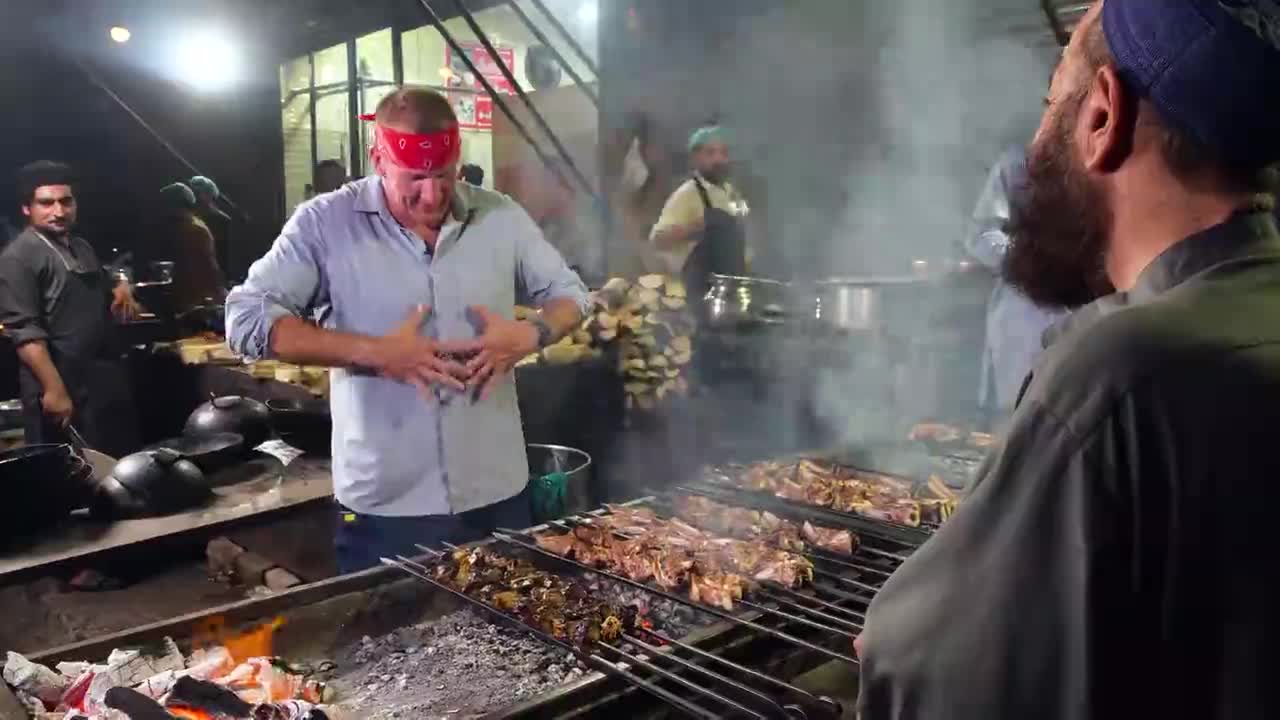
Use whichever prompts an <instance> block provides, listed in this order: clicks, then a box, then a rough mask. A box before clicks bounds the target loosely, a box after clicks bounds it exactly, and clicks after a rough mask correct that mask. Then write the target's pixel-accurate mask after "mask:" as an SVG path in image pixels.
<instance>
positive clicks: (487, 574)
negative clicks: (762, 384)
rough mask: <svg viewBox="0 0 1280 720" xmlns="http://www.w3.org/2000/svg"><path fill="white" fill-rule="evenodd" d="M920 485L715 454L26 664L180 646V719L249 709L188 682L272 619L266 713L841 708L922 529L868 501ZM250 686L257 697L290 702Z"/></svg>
mask: <svg viewBox="0 0 1280 720" xmlns="http://www.w3.org/2000/svg"><path fill="white" fill-rule="evenodd" d="M761 478H770V480H768V481H764V484H762V480H761ZM769 483H774V485H776V486H777V487H779V488H782V487H783V486H788V487H797V488H811V489H812V490H813V492H815V493H817V494H816V495H815V496H814V499H813V501H814V502H822V498H821V497H819V496H820V495H821V494H822V492H823V490H821V489H820V488H825V489H826V490H831V489H837V490H839V489H843V490H841V492H844V491H847V492H846V495H847V497H848V498H850V499H851V504H843V505H838V504H837V505H835V507H839V508H845V509H833V508H828V507H820V506H819V505H815V504H813V502H810V501H808V500H806V499H803V498H801V496H798V495H788V493H787V492H786V491H783V490H780V492H779V493H777V494H772V493H769V492H766V491H763V490H761V489H759V488H761V487H765V486H766V485H768V484H769ZM925 492H927V490H924V489H922V488H921V487H916V486H914V485H913V484H910V483H906V482H905V481H902V482H900V481H898V480H896V479H893V478H889V477H887V476H880V475H877V474H874V473H865V472H863V471H857V470H854V469H852V468H847V467H843V466H840V465H838V464H835V463H832V462H829V461H826V460H816V461H815V460H804V459H795V458H789V459H785V460H780V461H778V462H776V463H764V464H757V465H752V466H739V467H731V468H719V469H708V472H707V474H706V477H705V478H704V479H702V480H699V481H696V482H693V483H690V484H688V485H684V486H678V487H672V488H669V489H667V490H665V491H662V492H655V493H653V494H651V495H648V496H646V497H644V498H641V499H638V500H634V501H631V502H628V503H625V504H622V505H612V506H608V507H604V508H599V509H596V510H593V511H590V512H585V513H579V514H576V515H572V516H568V517H565V518H561V519H559V520H556V521H552V522H549V523H545V524H542V525H538V526H535V527H532V528H528V529H524V530H516V529H509V530H501V531H499V532H496V533H494V535H493V537H491V538H489V539H487V540H484V541H481V542H477V543H474V544H470V545H467V546H463V547H452V546H449V547H441V548H426V547H423V548H420V550H421V554H420V555H418V556H417V557H412V558H410V557H397V558H387V559H385V563H386V565H387V566H388V567H384V568H377V569H373V570H369V571H366V572H363V573H358V574H355V575H350V576H345V577H339V578H334V579H331V580H325V581H321V582H319V583H314V584H310V585H305V586H301V587H298V588H295V589H293V590H290V591H286V592H284V593H280V594H277V595H273V596H270V597H266V598H261V599H255V600H250V601H245V602H240V603H235V604H231V605H226V606H222V607H216V608H211V609H209V610H207V611H203V612H200V613H196V614H192V615H186V616H182V617H177V618H172V619H170V620H167V621H163V622H159V623H154V624H150V625H147V626H143V627H138V628H133V629H131V630H127V631H124V632H120V633H114V634H111V635H108V636H104V637H100V638H96V639H93V640H90V641H86V642H80V643H75V644H71V645H66V646H62V647H57V648H50V649H47V650H44V651H40V652H36V653H31V654H28V655H27V656H26V657H25V660H26V661H28V662H30V663H35V664H38V665H40V666H44V667H49V668H52V667H55V666H56V667H60V668H66V667H68V666H66V665H59V663H99V665H98V666H97V667H98V670H97V671H98V672H100V673H103V672H106V671H107V670H106V667H107V666H104V665H102V663H104V662H105V661H106V659H107V657H108V656H112V657H119V656H120V653H121V652H123V651H124V650H125V649H129V648H150V650H147V652H160V651H159V650H155V648H167V649H168V650H167V651H168V652H169V653H170V654H171V655H172V654H176V656H177V657H178V658H179V659H181V658H186V659H187V662H188V665H187V668H186V669H185V670H181V669H180V670H179V672H178V675H179V676H181V675H183V674H184V673H185V674H186V675H187V676H188V677H187V678H186V679H185V680H183V682H184V685H183V686H181V687H176V682H177V680H175V679H174V678H173V675H174V673H172V672H170V673H169V674H168V675H163V673H161V675H163V677H161V678H160V679H152V680H150V681H148V683H150V685H148V683H143V685H140V686H137V687H141V688H144V689H145V688H146V687H153V686H155V685H156V684H157V683H161V684H165V687H164V688H161V689H158V690H155V691H154V692H153V693H152V694H153V695H154V696H155V697H156V698H157V699H159V698H165V703H166V707H167V708H168V710H169V712H170V713H171V714H172V715H173V716H177V717H198V718H214V717H248V716H249V715H248V714H245V715H235V714H226V713H225V712H222V711H218V710H215V709H214V708H213V707H212V706H210V705H205V706H201V705H200V702H201V701H199V700H198V699H193V698H200V697H209V696H211V693H208V692H206V693H205V694H200V693H198V692H195V691H194V690H193V689H192V687H193V685H196V684H197V683H199V682H204V683H206V684H208V685H211V686H221V687H224V688H226V687H231V688H239V690H238V691H239V692H241V693H242V695H244V694H245V693H246V692H247V691H245V690H243V687H242V686H238V685H235V684H234V682H231V681H228V680H226V678H225V677H222V676H217V675H214V676H210V677H209V678H208V680H207V681H206V680H195V679H193V676H194V675H195V674H196V670H195V669H194V668H196V667H197V666H198V661H199V660H200V659H203V658H208V657H209V656H210V654H211V653H212V652H215V651H216V650H217V649H218V648H217V647H216V646H219V644H221V646H225V647H227V648H237V647H239V648H243V647H244V646H245V644H244V642H243V639H244V638H254V637H256V638H257V639H259V640H262V639H263V637H264V633H265V636H266V643H265V644H262V643H259V644H258V645H257V647H256V648H255V650H254V651H255V652H262V653H263V654H266V655H270V656H271V657H274V658H277V660H276V664H275V667H276V668H277V671H278V672H285V673H296V675H297V682H296V686H297V687H299V688H310V690H308V691H307V692H310V693H312V696H311V698H312V700H313V702H308V703H298V704H296V705H295V706H293V707H294V710H292V711H288V712H295V714H285V713H286V710H284V709H279V710H278V711H279V713H281V714H277V715H254V717H290V718H313V719H314V718H319V717H344V718H391V717H415V718H417V717H453V716H462V717H473V716H481V715H483V716H486V717H594V716H597V715H598V714H603V713H606V712H617V713H622V714H623V715H624V716H626V717H669V716H670V717H695V718H715V717H748V718H837V717H851V714H850V712H851V704H852V699H853V697H854V694H853V693H855V691H856V664H857V661H856V659H855V658H854V656H853V652H852V640H853V638H854V637H856V635H857V634H858V633H859V632H860V630H861V628H862V620H863V618H864V613H865V611H866V607H867V605H868V603H869V602H870V600H871V598H872V597H874V595H875V593H876V591H877V590H878V588H879V587H880V585H881V584H882V583H883V582H884V580H885V579H886V578H887V577H888V575H889V574H890V573H891V572H892V571H893V569H894V568H896V567H897V565H898V564H899V563H901V562H902V560H904V559H905V558H906V557H907V556H908V555H909V554H910V553H911V552H912V551H913V550H914V549H915V547H917V546H918V545H919V544H920V543H921V542H923V541H924V540H925V539H926V538H927V537H928V532H929V531H928V529H927V523H923V524H921V526H919V527H911V526H909V525H906V524H904V523H903V522H899V520H903V519H904V518H902V517H899V516H892V517H891V516H885V519H876V518H875V517H873V515H874V514H875V513H874V512H871V513H869V514H860V513H861V512H862V511H863V510H875V509H876V508H889V507H891V506H899V505H900V506H903V507H905V506H907V505H914V506H915V507H916V514H915V517H916V518H917V522H918V519H919V518H920V517H921V513H920V508H922V507H924V506H925V504H926V503H932V502H935V501H932V500H931V501H925V500H923V499H922V498H923V495H922V493H925ZM855 495H856V496H857V499H856V500H853V499H852V498H854V496H855ZM849 508H852V510H848V509H849ZM909 515H910V514H909V513H908V517H906V518H905V521H906V522H910V521H911V520H910V517H909ZM637 563H639V564H637ZM646 563H647V565H646ZM210 628H215V630H213V631H211V630H210ZM166 638H170V639H171V640H172V642H170V641H168V640H166ZM211 647H212V648H213V650H211ZM233 654H237V655H238V651H234V652H233ZM235 661H236V662H240V663H244V662H251V661H250V660H249V659H248V658H245V657H239V656H238V657H236V658H235ZM205 662H206V663H207V660H206V661H205ZM12 663H13V659H12V657H11V658H10V664H12ZM74 667H75V668H76V669H80V668H83V667H85V666H83V665H77V666H74ZM178 667H179V668H181V662H179V666H178ZM823 668H825V672H826V673H828V674H831V673H835V677H839V678H842V680H841V681H840V682H841V683H843V684H844V691H845V692H844V693H841V697H839V698H833V697H828V696H827V694H826V693H827V691H826V690H820V689H806V677H807V676H810V675H812V672H813V671H815V670H819V671H820V672H821V671H822V669H823ZM81 672H93V670H88V671H85V670H81ZM236 673H240V674H243V668H237V670H235V671H232V674H233V675H234V674H236ZM6 677H9V676H8V675H6ZM495 678H496V679H497V681H496V682H495V681H493V679H495ZM80 681H81V682H85V681H84V680H83V679H81V680H80ZM65 682H67V683H68V684H71V683H73V682H74V680H73V679H70V678H68V679H66V681H65ZM193 693H194V694H193ZM90 695H92V692H91V693H90ZM245 696H246V697H247V695H245ZM113 699H115V700H118V695H117V696H116V697H115V698H113ZM259 699H260V700H262V702H260V703H258V706H257V709H255V710H254V712H260V711H261V712H265V710H262V708H266V707H267V706H268V705H270V706H271V708H272V710H271V711H272V712H276V711H277V708H283V704H282V703H283V702H284V701H285V700H289V699H290V698H283V697H274V698H273V697H269V696H268V697H266V698H259ZM93 701H94V700H92V699H91V700H85V701H83V702H85V703H89V704H91V703H92V702H93ZM294 702H297V701H296V700H294ZM130 712H131V713H135V712H141V711H138V710H133V711H130ZM219 712H222V714H218V713H219ZM202 713H203V714H202ZM308 713H310V714H308ZM321 713H323V714H321ZM126 716H127V717H130V718H134V717H142V715H134V714H127V715H126ZM0 717H3V715H2V714H0ZM58 717H62V716H61V715H59V716H58ZM86 717H90V718H96V717H98V716H97V715H92V714H90V715H87V716H86Z"/></svg>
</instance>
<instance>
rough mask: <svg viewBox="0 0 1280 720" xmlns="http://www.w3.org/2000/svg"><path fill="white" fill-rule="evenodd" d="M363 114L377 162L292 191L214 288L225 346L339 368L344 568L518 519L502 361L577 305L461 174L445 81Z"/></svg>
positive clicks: (337, 471) (567, 324)
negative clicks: (223, 311) (227, 283)
mask: <svg viewBox="0 0 1280 720" xmlns="http://www.w3.org/2000/svg"><path fill="white" fill-rule="evenodd" d="M366 119H368V120H371V121H372V122H373V133H374V142H373V143H372V147H371V149H370V158H371V160H372V163H373V167H374V170H375V174H373V175H372V176H370V177H367V178H364V179H361V180H357V181H355V182H352V183H348V184H347V185H345V186H343V187H342V188H341V189H339V190H337V191H335V192H332V193H328V194H325V195H322V196H319V197H317V198H315V199H313V200H310V201H308V202H307V203H304V204H303V205H302V206H300V207H299V208H298V210H297V212H295V213H294V215H293V217H292V218H290V220H289V222H288V223H287V224H286V225H285V228H284V230H283V231H282V232H281V235H280V237H279V238H278V239H277V240H276V242H275V245H274V246H273V247H272V248H271V250H270V252H268V253H267V255H266V256H265V257H263V258H262V259H260V260H259V261H257V262H256V263H254V265H253V267H252V268H250V270H249V277H248V279H247V280H246V281H245V283H244V285H242V286H240V287H237V288H235V289H234V290H233V291H232V292H231V294H230V296H228V298H227V339H228V342H229V343H230V344H231V346H232V348H233V349H234V350H236V351H237V352H239V353H241V354H242V355H245V356H247V357H251V358H263V357H275V358H279V359H282V360H286V361H289V362H297V363H306V364H311V365H326V366H329V367H332V368H334V370H333V372H332V374H331V378H332V381H331V382H332V385H331V388H330V404H331V406H332V411H333V477H334V494H335V496H336V498H337V500H338V502H339V504H340V507H339V508H338V512H339V524H338V528H339V529H338V536H337V548H338V562H339V566H340V569H341V570H342V571H344V572H352V571H355V570H359V569H362V568H365V567H369V566H372V565H375V564H377V562H378V558H379V557H384V556H392V555H395V554H397V553H411V552H413V551H414V544H415V543H424V544H428V545H438V544H439V543H440V542H441V541H465V540H470V539H473V538H475V537H479V536H480V535H482V534H484V533H487V532H488V531H490V530H491V529H493V528H494V527H497V526H506V527H525V526H527V525H528V524H529V511H528V503H527V500H526V499H525V497H524V495H523V492H522V491H523V488H524V487H525V485H526V483H527V479H528V468H527V463H526V460H525V448H524V438H523V434H522V431H521V427H520V415H519V411H518V409H517V406H516V396H515V383H514V379H513V377H512V368H513V367H514V365H515V363H516V361H518V360H519V359H521V358H523V357H524V356H526V355H528V354H530V353H532V352H536V351H537V350H538V349H540V348H542V347H545V346H546V345H548V344H550V343H553V342H555V341H556V340H558V339H559V338H560V337H562V336H563V335H565V334H566V333H568V332H569V331H571V330H572V329H573V328H574V327H576V326H577V325H578V323H579V322H580V320H581V318H582V315H583V313H584V312H585V310H586V308H587V291H586V288H585V287H584V286H583V284H582V281H581V280H580V279H579V278H578V276H577V275H576V274H574V273H573V271H571V270H570V269H569V268H568V267H567V266H566V265H565V262H564V260H563V258H562V257H561V256H560V255H559V253H557V252H556V250H555V249H554V248H553V247H552V246H551V245H550V244H549V243H547V241H546V240H545V239H544V238H543V237H542V234H541V233H540V232H539V231H538V228H537V226H536V225H535V224H534V223H533V221H532V220H531V219H530V218H529V216H528V215H527V214H526V213H525V212H524V210H522V209H521V208H520V206H519V205H517V204H516V203H515V202H514V201H512V200H511V199H510V198H508V197H506V196H504V195H500V194H498V193H494V192H491V191H487V190H484V189H482V188H478V187H474V186H471V185H468V184H466V183H459V182H457V176H458V159H459V157H460V142H461V140H460V136H459V132H458V121H457V118H456V117H455V116H454V114H453V109H452V108H451V107H450V106H449V103H448V101H447V100H446V99H445V98H444V97H443V96H441V95H440V94H438V93H435V92H432V91H430V90H424V89H402V90H398V91H396V92H394V93H392V94H390V95H388V96H387V97H386V98H384V99H383V100H382V102H380V103H379V104H378V108H377V112H376V113H375V114H374V115H373V116H370V117H368V118H366ZM517 304H523V305H532V306H534V307H538V308H540V313H539V315H538V317H537V318H536V319H533V320H529V321H517V320H514V319H513V312H514V308H515V306H516V305H517Z"/></svg>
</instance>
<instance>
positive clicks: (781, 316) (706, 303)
mask: <svg viewBox="0 0 1280 720" xmlns="http://www.w3.org/2000/svg"><path fill="white" fill-rule="evenodd" d="M790 287H791V286H790V285H789V284H788V283H785V282H782V281H780V280H771V279H769V278H758V277H743V276H740V275H717V274H714V273H713V274H712V275H711V288H710V289H709V290H707V294H706V296H705V297H704V298H703V300H702V303H703V314H704V318H705V321H706V322H707V323H708V324H709V325H710V326H712V327H715V328H720V329H733V328H739V327H744V326H751V325H770V324H778V323H781V322H783V321H785V319H786V316H787V314H788V307H789V305H790V297H789V295H790Z"/></svg>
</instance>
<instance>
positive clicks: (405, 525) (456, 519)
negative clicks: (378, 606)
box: [334, 489, 533, 575]
mask: <svg viewBox="0 0 1280 720" xmlns="http://www.w3.org/2000/svg"><path fill="white" fill-rule="evenodd" d="M532 524H533V519H532V515H531V513H530V510H529V493H528V490H527V489H526V490H523V491H521V492H520V493H519V494H518V495H515V496H514V497H510V498H507V499H506V500H502V501H500V502H496V503H494V504H492V505H486V506H484V507H481V508H476V509H475V510H468V511H467V512H464V513H459V514H457V515H421V516H414V517H388V516H385V515H362V514H360V513H356V512H352V511H350V510H348V509H347V508H345V507H342V506H341V505H339V506H338V529H337V531H336V532H335V533H334V545H335V547H336V550H337V556H338V572H340V573H341V574H343V575H346V574H348V573H353V572H357V571H360V570H365V569H367V568H371V567H374V566H376V565H378V564H379V563H380V560H379V558H384V557H388V558H390V557H395V556H396V555H405V556H408V557H414V556H417V555H421V554H422V552H421V551H420V550H418V549H417V548H416V547H414V545H425V546H427V547H430V548H441V547H442V543H446V542H450V543H466V542H471V541H472V540H479V539H480V538H483V537H485V536H486V535H488V534H489V533H491V532H493V531H494V530H495V529H496V528H511V529H515V530H521V529H524V528H527V527H529V526H530V525H532Z"/></svg>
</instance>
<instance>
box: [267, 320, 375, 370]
mask: <svg viewBox="0 0 1280 720" xmlns="http://www.w3.org/2000/svg"><path fill="white" fill-rule="evenodd" d="M377 343H378V338H374V337H370V336H368V335H358V334H355V333H344V332H337V331H335V330H326V329H324V328H321V327H316V326H315V325H313V324H312V323H309V322H307V321H306V320H303V319H302V318H297V317H292V316H286V317H282V318H280V319H279V320H277V321H276V324H275V325H273V326H272V328H271V353H272V355H273V356H275V357H277V358H279V359H281V360H284V361H285V362H291V363H297V364H299V365H321V366H324V367H338V368H343V367H373V366H374V365H376V357H375V351H376V346H377Z"/></svg>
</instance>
